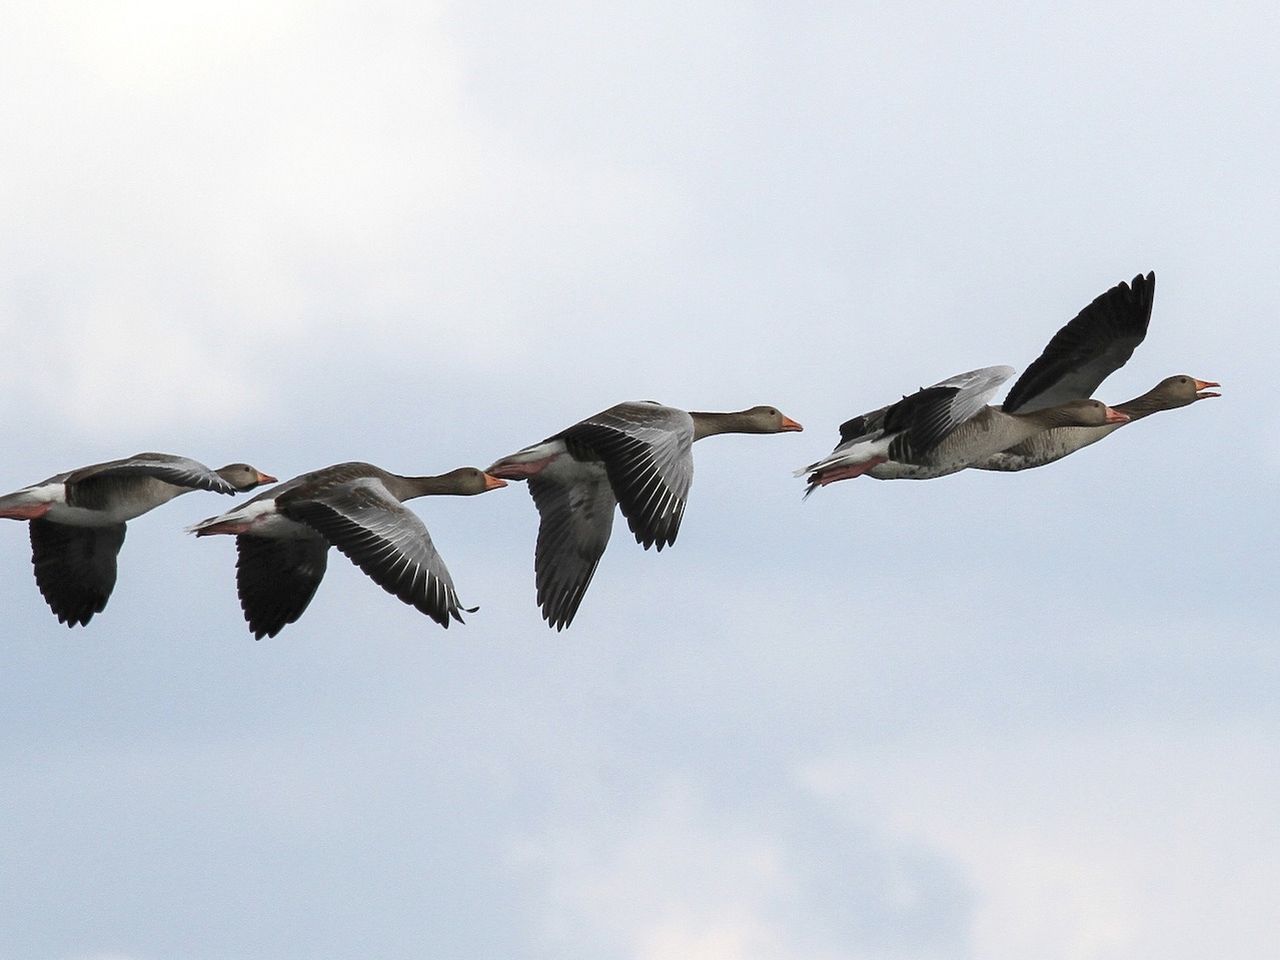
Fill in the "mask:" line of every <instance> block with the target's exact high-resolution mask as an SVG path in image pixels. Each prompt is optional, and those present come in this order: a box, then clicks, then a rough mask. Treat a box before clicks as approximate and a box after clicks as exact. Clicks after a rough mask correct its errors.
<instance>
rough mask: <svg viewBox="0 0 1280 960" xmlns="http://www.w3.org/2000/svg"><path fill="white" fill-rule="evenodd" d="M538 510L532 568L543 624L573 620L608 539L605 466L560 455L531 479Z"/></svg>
mask: <svg viewBox="0 0 1280 960" xmlns="http://www.w3.org/2000/svg"><path fill="white" fill-rule="evenodd" d="M529 493H530V494H532V495H533V502H534V505H535V506H536V507H537V508H538V516H539V523H538V544H537V547H536V548H535V550H534V559H533V569H534V575H535V581H536V584H537V590H538V606H539V607H541V608H542V617H543V619H544V620H546V621H547V624H548V625H550V626H552V627H555V628H556V629H557V630H563V629H564V628H565V627H567V626H569V624H570V623H572V622H573V617H574V614H576V613H577V612H578V605H579V604H580V603H582V598H583V596H584V595H585V594H586V592H587V587H588V586H590V584H591V578H592V577H593V576H594V575H595V572H596V567H597V565H598V564H599V563H600V558H601V556H603V555H604V549H605V547H606V546H608V543H609V534H610V532H611V531H612V529H613V508H614V507H615V506H616V505H617V503H618V501H617V499H616V498H615V497H614V495H613V489H612V487H611V486H610V484H609V476H608V473H607V472H606V470H605V468H604V466H603V465H602V464H600V463H597V462H592V461H577V460H574V459H572V458H571V457H560V458H558V459H557V460H555V461H554V462H552V463H551V464H549V465H548V466H547V468H546V469H545V470H542V471H541V472H540V473H538V474H537V475H535V476H532V477H530V478H529Z"/></svg>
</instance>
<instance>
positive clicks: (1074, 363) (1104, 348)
mask: <svg viewBox="0 0 1280 960" xmlns="http://www.w3.org/2000/svg"><path fill="white" fill-rule="evenodd" d="M1155 294H1156V275H1155V273H1148V274H1147V275H1146V276H1143V275H1141V274H1139V275H1138V276H1136V277H1134V278H1133V280H1132V282H1131V283H1124V282H1123V281H1122V282H1120V283H1118V284H1116V285H1115V286H1114V287H1112V288H1111V289H1110V290H1108V291H1106V292H1105V293H1102V294H1100V295H1098V296H1097V297H1096V298H1094V300H1093V302H1092V303H1090V304H1089V305H1088V306H1087V307H1085V308H1084V309H1083V310H1081V311H1080V312H1079V313H1078V314H1077V315H1076V316H1075V318H1074V319H1072V320H1071V321H1069V322H1068V323H1067V324H1066V326H1064V327H1063V328H1062V329H1061V330H1059V331H1058V332H1057V333H1055V334H1054V335H1053V338H1052V339H1051V340H1050V341H1049V343H1048V344H1047V345H1046V346H1045V348H1044V351H1043V352H1042V353H1041V354H1040V356H1039V357H1037V358H1036V360H1035V361H1034V362H1033V363H1032V364H1031V365H1030V366H1029V367H1027V369H1026V371H1025V372H1024V373H1023V374H1022V376H1021V377H1019V378H1018V380H1017V382H1016V383H1014V385H1013V387H1012V388H1011V389H1010V390H1009V395H1008V397H1006V398H1005V401H1004V409H1005V411H1006V412H1007V413H1031V412H1033V411H1035V410H1043V409H1045V408H1046V407H1052V406H1056V405H1058V404H1060V403H1065V402H1067V401H1068V400H1082V399H1085V398H1086V397H1091V396H1093V393H1094V391H1095V390H1097V389H1098V387H1099V386H1100V385H1101V384H1102V381H1103V380H1105V379H1107V377H1109V376H1111V374H1113V373H1115V372H1116V371H1117V370H1119V369H1120V368H1121V367H1123V366H1124V365H1125V364H1126V363H1127V362H1128V360H1129V358H1130V357H1131V356H1133V351H1134V350H1135V349H1136V348H1137V346H1138V344H1140V343H1142V341H1143V340H1144V339H1145V338H1146V336H1147V326H1148V325H1149V324H1150V322H1151V308H1152V305H1153V303H1154V301H1155Z"/></svg>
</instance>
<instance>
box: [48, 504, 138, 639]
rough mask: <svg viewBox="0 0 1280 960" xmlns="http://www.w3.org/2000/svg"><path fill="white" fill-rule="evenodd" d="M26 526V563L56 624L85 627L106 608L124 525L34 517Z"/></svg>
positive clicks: (122, 539) (112, 584) (114, 581)
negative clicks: (86, 524)
mask: <svg viewBox="0 0 1280 960" xmlns="http://www.w3.org/2000/svg"><path fill="white" fill-rule="evenodd" d="M29 526H30V528H31V564H32V566H33V567H34V568H35V574H36V586H38V587H39V588H40V593H41V595H43V596H44V599H45V601H46V602H47V603H48V604H49V608H50V609H51V610H52V611H53V612H54V613H55V614H57V617H58V620H59V621H60V622H61V623H65V624H66V625H67V626H69V627H74V626H76V625H77V624H87V623H88V622H89V621H90V620H91V619H93V615H94V614H95V613H100V612H102V610H103V609H104V608H105V607H106V605H107V600H108V599H109V598H110V596H111V591H112V590H113V589H114V588H115V585H116V555H117V554H118V553H119V552H120V547H121V545H122V544H123V543H124V534H125V525H124V524H123V523H119V524H115V525H113V526H108V527H73V526H71V525H69V524H65V523H53V522H52V521H50V520H43V519H40V520H32V521H31V523H30V524H29Z"/></svg>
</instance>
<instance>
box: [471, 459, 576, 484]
mask: <svg viewBox="0 0 1280 960" xmlns="http://www.w3.org/2000/svg"><path fill="white" fill-rule="evenodd" d="M557 456H559V454H553V455H552V456H549V457H543V458H542V459H541V460H526V461H524V462H522V463H495V464H494V465H493V466H492V467H490V468H489V469H488V470H486V471H485V472H486V473H488V474H489V475H490V476H493V477H497V478H498V479H500V480H528V479H529V478H530V477H536V476H537V475H538V474H540V473H541V472H542V471H543V470H545V469H546V467H547V464H549V463H550V462H551V461H552V460H554V459H555V458H556V457H557Z"/></svg>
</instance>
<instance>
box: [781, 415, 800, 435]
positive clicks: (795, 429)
mask: <svg viewBox="0 0 1280 960" xmlns="http://www.w3.org/2000/svg"><path fill="white" fill-rule="evenodd" d="M803 429H804V427H802V426H800V424H798V423H796V422H795V421H794V420H792V419H791V418H790V417H788V416H786V415H785V414H784V415H783V417H782V431H783V432H784V433H799V432H800V431H801V430H803Z"/></svg>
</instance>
